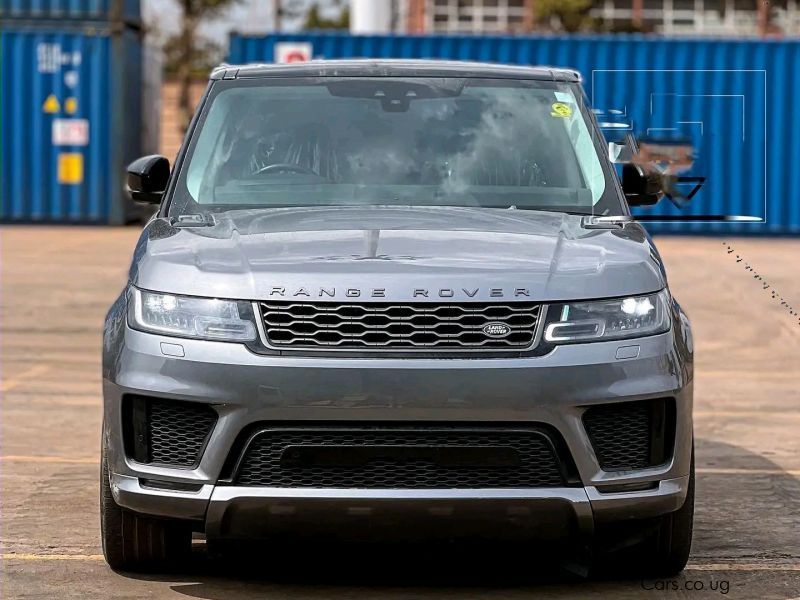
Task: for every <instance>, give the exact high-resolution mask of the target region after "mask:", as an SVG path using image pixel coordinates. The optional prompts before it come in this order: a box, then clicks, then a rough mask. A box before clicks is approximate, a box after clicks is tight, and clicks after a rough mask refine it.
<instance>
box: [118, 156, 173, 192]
mask: <svg viewBox="0 0 800 600" xmlns="http://www.w3.org/2000/svg"><path fill="white" fill-rule="evenodd" d="M167 181H169V160H167V159H166V158H165V157H163V156H161V155H158V154H153V155H151V156H143V157H142V158H137V159H136V160H135V161H133V162H132V163H131V164H129V165H128V189H129V190H130V192H131V198H132V199H133V200H135V201H136V202H145V203H147V204H158V203H159V202H161V197H162V196H163V195H164V191H165V190H166V189H167Z"/></svg>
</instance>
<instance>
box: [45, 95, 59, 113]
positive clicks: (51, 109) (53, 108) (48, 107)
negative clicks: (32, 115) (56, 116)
mask: <svg viewBox="0 0 800 600" xmlns="http://www.w3.org/2000/svg"><path fill="white" fill-rule="evenodd" d="M42 110H43V111H44V112H46V113H49V114H53V113H57V112H58V111H59V110H61V104H60V103H59V102H58V98H56V95H55V94H50V95H49V96H48V97H47V98H45V100H44V103H43V104H42Z"/></svg>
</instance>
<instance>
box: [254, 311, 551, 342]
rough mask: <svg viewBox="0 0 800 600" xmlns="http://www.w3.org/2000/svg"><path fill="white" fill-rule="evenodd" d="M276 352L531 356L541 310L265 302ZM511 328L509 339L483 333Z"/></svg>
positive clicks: (268, 331)
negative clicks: (524, 353)
mask: <svg viewBox="0 0 800 600" xmlns="http://www.w3.org/2000/svg"><path fill="white" fill-rule="evenodd" d="M259 306H260V309H261V317H262V319H263V323H264V331H265V333H266V336H267V339H268V340H269V343H270V344H271V345H272V346H275V347H278V348H289V349H320V348H322V349H324V348H335V349H342V350H363V349H372V350H382V349H383V350H468V349H478V350H480V349H484V350H526V349H529V348H531V347H532V346H533V343H534V339H535V331H536V325H537V323H538V320H539V312H540V305H539V304H534V303H530V302H525V303H506V304H492V303H475V304H472V303H470V304H426V303H410V304H389V303H369V304H356V303H324V302H317V303H314V302H308V303H298V302H260V303H259ZM489 323H503V324H505V325H507V326H508V327H509V332H508V334H507V335H506V336H505V337H492V336H490V335H489V334H487V333H485V332H484V331H483V328H484V327H485V326H486V325H488V324H489Z"/></svg>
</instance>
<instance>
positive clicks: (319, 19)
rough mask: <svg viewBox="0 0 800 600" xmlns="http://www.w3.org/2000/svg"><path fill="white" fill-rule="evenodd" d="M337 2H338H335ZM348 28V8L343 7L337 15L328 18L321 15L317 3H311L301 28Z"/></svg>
mask: <svg viewBox="0 0 800 600" xmlns="http://www.w3.org/2000/svg"><path fill="white" fill-rule="evenodd" d="M336 4H338V2H337V3H336ZM349 28H350V9H349V8H347V7H345V8H343V9H341V10H340V12H339V16H337V17H334V18H328V17H324V16H322V14H321V12H320V9H319V3H317V2H315V3H314V4H312V5H311V8H309V9H308V13H306V20H305V23H304V24H303V29H349Z"/></svg>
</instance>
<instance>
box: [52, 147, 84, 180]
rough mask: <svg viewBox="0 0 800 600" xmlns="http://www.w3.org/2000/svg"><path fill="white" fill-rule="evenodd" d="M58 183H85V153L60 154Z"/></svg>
mask: <svg viewBox="0 0 800 600" xmlns="http://www.w3.org/2000/svg"><path fill="white" fill-rule="evenodd" d="M58 183H63V184H66V185H77V184H80V183H83V154H81V153H80V152H62V153H61V154H59V155H58Z"/></svg>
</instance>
